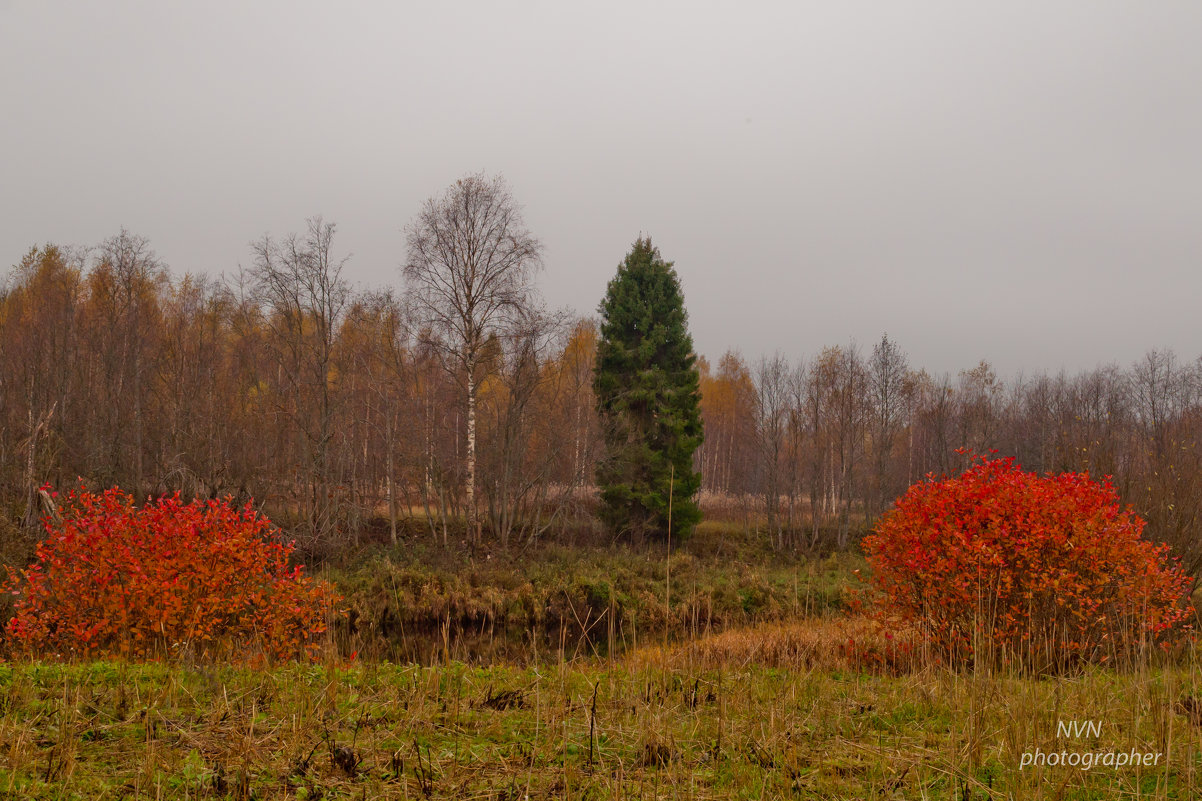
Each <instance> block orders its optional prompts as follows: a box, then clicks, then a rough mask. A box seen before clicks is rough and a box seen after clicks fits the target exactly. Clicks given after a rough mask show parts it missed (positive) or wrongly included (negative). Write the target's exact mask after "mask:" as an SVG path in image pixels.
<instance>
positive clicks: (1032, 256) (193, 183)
mask: <svg viewBox="0 0 1202 801" xmlns="http://www.w3.org/2000/svg"><path fill="white" fill-rule="evenodd" d="M1200 35H1202V4H1200V3H1197V2H1155V3H1134V2H1131V3H1109V2H1079V3H1047V2H1038V3H1026V2H1013V0H1007V1H1006V2H997V3H977V2H948V3H904V2H897V3H895V2H864V3H860V2H848V0H838V1H837V2H835V1H834V0H832V2H829V3H821V4H818V3H800V2H781V3H760V4H748V3H739V4H735V3H729V4H721V5H719V4H712V3H700V2H688V3H655V2H642V3H631V4H624V3H615V2H608V3H604V4H589V5H587V6H586V5H585V4H581V3H573V2H563V1H562V0H560V1H559V2H547V3H516V2H506V3H469V2H456V3H447V2H429V3H384V2H381V3H321V4H317V3H295V2H274V3H266V2H263V3H258V2H237V3H232V2H231V3H226V2H218V3H214V2H206V3H191V4H186V5H185V4H181V3H161V2H145V3H128V2H105V3H55V2H23V1H22V0H8V2H5V0H0V106H2V108H3V109H4V116H5V121H4V124H3V125H0V154H2V155H0V264H12V263H15V262H16V261H18V260H19V259H20V257H21V255H22V254H23V253H24V252H25V251H26V250H27V249H28V248H29V247H30V246H32V245H34V244H40V243H43V242H46V241H52V242H56V243H63V244H68V243H76V244H91V243H95V242H98V241H100V240H102V239H104V238H105V237H107V236H110V235H112V234H113V233H115V232H116V231H117V230H118V229H119V228H120V227H121V226H122V225H124V226H126V227H128V228H129V229H130V230H131V231H133V232H135V233H139V234H142V235H143V236H146V237H148V238H149V239H150V240H151V242H152V244H153V246H154V247H155V249H156V250H157V252H158V253H159V255H160V256H161V257H163V258H164V260H166V261H167V262H168V263H169V264H170V265H171V267H172V269H173V270H174V271H176V272H177V273H182V272H185V271H192V272H201V271H204V272H212V273H217V272H222V271H226V272H229V271H233V270H234V269H236V268H237V265H238V264H239V263H240V262H241V263H244V264H245V263H248V262H249V260H250V257H249V249H248V243H249V241H250V240H252V239H255V238H258V237H260V236H262V235H263V234H264V233H267V232H271V233H273V234H284V233H287V232H289V231H294V230H300V229H301V228H302V227H303V224H304V219H305V218H306V217H308V216H310V215H314V214H322V215H324V216H325V218H326V219H327V220H329V221H334V222H336V223H337V224H338V227H339V233H338V237H337V240H336V243H337V244H338V245H339V246H340V249H341V250H342V251H343V252H347V251H349V252H351V253H352V254H353V256H352V259H351V261H350V263H349V266H348V274H349V275H350V276H351V278H352V279H353V280H355V281H356V282H358V283H361V284H365V285H378V284H382V283H392V284H396V285H399V283H400V276H399V272H398V265H399V264H400V262H401V260H402V259H403V257H404V238H403V233H402V230H401V229H402V228H403V227H404V225H405V224H406V223H407V222H408V221H409V220H410V218H412V216H413V215H414V214H415V213H416V211H417V209H418V206H419V204H420V203H421V202H422V201H423V200H424V199H425V198H426V197H428V196H430V195H432V194H435V193H437V192H440V191H441V190H442V189H443V188H444V187H446V186H447V185H448V184H450V183H451V182H453V181H454V179H456V178H458V177H460V176H462V175H464V174H466V173H468V172H474V171H477V170H485V171H487V172H489V173H496V172H500V173H503V174H504V175H505V176H506V177H507V179H508V180H509V182H510V185H511V187H512V189H513V191H514V194H515V195H516V197H517V198H518V199H519V200H520V201H521V202H522V203H523V204H524V206H525V212H526V218H527V222H528V223H529V224H530V227H531V228H532V229H533V230H534V232H535V233H536V234H537V235H538V236H539V237H540V238H541V239H542V240H543V241H544V243H545V244H546V246H547V251H546V257H547V258H546V261H547V271H546V273H545V275H544V276H543V278H542V286H543V288H544V291H545V294H546V296H547V298H548V300H549V301H550V302H551V303H552V304H554V305H568V306H571V307H573V308H575V309H577V310H579V311H582V312H592V311H593V310H594V309H595V307H596V304H597V302H598V300H599V299H600V296H601V295H602V293H603V291H604V287H605V283H606V281H608V279H609V278H610V277H611V275H612V273H613V271H614V269H615V268H616V265H617V263H618V261H619V260H620V259H621V258H622V256H623V255H624V253H625V251H626V250H627V249H628V247H629V245H630V244H631V242H632V241H633V240H634V238H635V237H636V236H637V235H638V234H639V233H640V232H644V233H648V234H650V235H651V236H652V238H653V240H654V241H655V242H656V244H657V245H658V246H659V247H660V250H661V251H662V253H663V254H664V257H665V258H667V259H670V260H674V261H675V262H676V265H677V268H678V270H679V272H680V274H681V276H682V279H683V282H684V288H685V297H686V302H687V304H688V307H689V313H690V319H691V326H692V329H693V334H694V338H695V340H696V343H697V346H698V349H699V350H700V351H701V352H703V353H705V354H707V355H708V356H710V357H711V358H716V357H717V356H719V355H720V354H721V353H722V351H724V350H725V349H727V348H738V349H740V350H742V352H743V353H744V354H745V355H746V356H748V357H749V358H754V357H756V356H758V355H759V354H760V353H761V352H765V351H771V350H774V349H780V350H781V351H782V352H784V353H786V354H787V355H789V356H793V357H796V356H801V355H807V354H812V353H814V352H816V351H817V350H818V349H819V348H820V347H821V346H823V345H826V344H842V343H846V342H848V341H849V340H853V339H854V340H856V341H858V342H859V343H860V344H861V345H862V346H863V347H864V348H865V349H869V348H871V345H872V343H873V342H874V341H875V340H876V339H877V338H879V336H880V334H881V332H883V331H888V332H889V334H890V336H891V337H893V338H894V339H896V340H897V341H898V342H899V343H900V344H901V345H902V346H903V348H905V349H906V350H907V351H908V352H909V354H910V357H911V361H912V363H914V364H916V365H922V366H926V367H927V368H928V369H932V370H935V371H943V370H958V369H961V368H967V367H971V366H973V365H974V364H975V363H976V362H977V361H978V360H979V359H981V358H987V359H989V360H991V361H992V362H993V363H994V364H995V366H997V367H998V368H999V370H1000V371H1002V372H1005V373H1011V372H1014V371H1017V370H1020V369H1023V370H1026V371H1032V370H1038V369H1053V370H1054V369H1058V368H1060V367H1065V368H1068V369H1070V370H1076V369H1079V368H1083V367H1092V366H1093V365H1095V364H1097V363H1099V362H1108V361H1112V360H1117V361H1119V362H1120V363H1124V364H1125V363H1127V362H1129V361H1131V360H1133V359H1135V358H1136V357H1137V356H1138V355H1139V354H1141V353H1142V352H1144V351H1145V350H1147V349H1148V348H1151V347H1163V346H1171V347H1174V348H1176V349H1177V351H1178V353H1179V355H1181V356H1183V357H1187V358H1194V357H1196V356H1198V355H1199V354H1200V353H1202V337H1199V330H1200V326H1199V325H1198V300H1199V298H1200V297H1202V291H1200V290H1202V270H1200V269H1199V268H1200V267H1202V155H1200V153H1199V149H1200V148H1202V45H1200V44H1199V42H1200V41H1202V40H1200V38H1199V37H1200Z"/></svg>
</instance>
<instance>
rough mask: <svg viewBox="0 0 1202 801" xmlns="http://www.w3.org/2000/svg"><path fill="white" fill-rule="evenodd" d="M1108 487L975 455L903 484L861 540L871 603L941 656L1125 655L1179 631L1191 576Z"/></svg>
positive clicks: (1049, 660) (1045, 658) (1040, 664)
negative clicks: (948, 473) (949, 472)
mask: <svg viewBox="0 0 1202 801" xmlns="http://www.w3.org/2000/svg"><path fill="white" fill-rule="evenodd" d="M1143 527H1144V521H1143V520H1141V519H1140V518H1139V517H1138V516H1136V515H1135V514H1134V513H1133V512H1131V511H1130V510H1129V509H1126V510H1124V509H1120V508H1119V504H1118V497H1117V495H1116V494H1115V491H1114V489H1113V488H1112V487H1111V486H1110V484H1109V483H1098V482H1096V481H1092V480H1091V479H1090V478H1089V476H1088V475H1086V474H1080V473H1063V474H1060V475H1047V476H1038V475H1036V474H1034V473H1027V472H1023V471H1022V470H1021V468H1020V467H1019V466H1018V465H1017V464H1015V462H1014V460H1013V459H995V460H990V459H986V458H980V459H978V460H977V461H976V462H975V463H974V464H973V466H972V467H971V468H970V469H969V470H967V471H966V472H965V473H964V474H962V475H960V476H958V477H955V478H945V479H942V480H936V479H934V478H933V477H932V478H930V479H929V480H928V481H926V482H923V483H920V484H916V485H914V486H913V487H911V488H910V490H909V492H907V493H906V495H905V496H904V497H902V498H901V499H899V500H898V502H897V505H896V506H895V507H894V509H892V510H891V511H890V512H888V513H886V514H885V515H884V516H883V517H882V518H881V519H880V521H879V522H878V523H877V525H876V528H875V532H874V533H873V534H872V535H871V536H869V537H867V538H866V539H865V540H864V543H863V548H864V552H865V554H866V555H867V556H868V561H869V563H870V565H871V567H872V582H873V584H874V585H875V587H876V589H877V590H879V591H880V608H881V610H882V611H883V612H885V613H887V614H891V615H896V616H897V617H899V618H900V619H901V620H903V621H907V622H914V623H916V624H918V625H920V626H921V627H922V629H923V630H924V632H925V633H926V634H927V635H928V636H929V637H930V638H931V645H932V646H934V647H935V648H936V649H938V651H939V652H940V653H942V654H944V655H946V656H948V657H950V658H951V659H952V660H953V661H963V660H968V659H972V658H973V657H974V656H984V655H985V654H983V653H981V652H982V651H983V649H984V647H985V646H988V647H989V648H990V649H991V650H992V654H993V656H995V657H998V658H1001V659H1004V660H1010V661H1013V662H1016V663H1018V664H1021V665H1025V666H1027V667H1033V668H1039V669H1047V668H1063V667H1065V666H1066V665H1067V664H1069V663H1074V662H1081V661H1097V662H1105V661H1111V660H1114V659H1115V658H1117V657H1120V656H1123V657H1130V656H1132V655H1134V654H1136V653H1138V652H1140V651H1141V649H1142V648H1143V647H1144V646H1146V645H1149V644H1152V643H1156V644H1160V645H1162V646H1167V645H1169V644H1170V643H1171V642H1172V641H1174V640H1175V639H1177V638H1179V637H1180V635H1181V634H1183V633H1184V632H1186V631H1187V630H1188V628H1189V621H1190V620H1191V619H1192V618H1193V615H1194V611H1193V608H1192V607H1191V606H1190V604H1189V601H1188V595H1189V589H1190V583H1191V579H1190V578H1189V576H1188V575H1186V574H1185V573H1184V572H1183V571H1182V570H1181V568H1180V567H1179V566H1178V565H1177V564H1176V563H1175V562H1170V561H1169V559H1168V548H1167V546H1157V545H1154V544H1152V543H1150V542H1147V541H1145V540H1143V539H1141V538H1140V534H1141V532H1142V530H1143Z"/></svg>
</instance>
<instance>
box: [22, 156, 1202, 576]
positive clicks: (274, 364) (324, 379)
mask: <svg viewBox="0 0 1202 801" xmlns="http://www.w3.org/2000/svg"><path fill="white" fill-rule="evenodd" d="M336 233H337V229H336V227H335V225H333V224H332V223H327V222H324V221H322V220H321V219H316V218H315V219H311V220H309V221H307V222H306V223H305V225H304V227H303V229H302V231H301V232H299V233H296V234H287V235H282V236H265V237H264V238H263V239H262V240H260V241H258V242H255V243H253V244H252V245H251V247H250V248H249V256H250V258H251V264H250V266H249V267H248V268H246V269H245V270H241V269H240V270H239V271H238V272H237V273H235V274H233V275H232V276H228V277H223V278H212V277H206V276H195V275H174V274H172V272H171V271H170V270H169V268H168V266H167V265H166V264H164V263H163V261H162V260H161V259H160V258H158V257H157V255H156V254H155V253H154V251H153V249H152V247H151V243H150V242H148V241H147V240H146V239H145V238H142V237H140V236H137V235H135V234H132V233H130V232H128V231H124V230H123V231H121V232H119V233H117V234H116V235H114V236H113V237H111V238H109V239H108V240H106V241H104V242H102V243H101V244H99V245H97V246H95V247H92V248H86V249H75V248H67V247H61V246H57V245H53V244H48V245H45V246H41V247H35V248H32V249H31V250H30V251H29V252H28V253H27V254H26V255H25V256H24V257H23V258H22V259H21V261H20V263H19V264H17V265H16V266H15V267H14V268H13V269H12V270H11V271H10V272H9V275H8V276H7V280H6V281H5V282H4V283H3V285H2V286H0V504H2V506H0V510H2V512H3V514H0V521H2V522H0V526H5V527H7V529H9V530H10V533H11V532H19V531H25V532H29V531H34V530H36V527H37V521H38V519H39V516H40V515H41V514H42V513H43V512H44V508H45V502H44V498H42V497H41V496H40V495H39V492H38V488H39V487H41V486H43V485H45V484H50V485H52V486H54V487H69V486H71V485H73V484H74V483H75V482H76V481H77V479H78V478H80V477H82V478H83V479H84V480H85V481H86V482H87V483H88V484H89V485H90V486H93V487H107V486H114V485H115V486H120V487H122V488H124V489H125V490H126V491H128V492H129V493H130V494H132V495H134V496H137V497H141V498H145V497H148V496H158V495H162V494H165V493H170V492H174V491H179V492H180V493H181V494H183V495H184V496H186V497H202V498H213V497H224V496H226V495H230V496H233V498H234V499H235V500H236V501H239V502H244V501H248V500H251V499H254V502H255V503H256V504H257V505H258V506H259V507H260V508H261V509H263V510H264V511H266V512H268V513H269V514H271V515H272V516H273V518H274V519H276V520H277V521H278V522H280V523H281V524H283V525H284V526H286V527H287V528H288V529H289V531H290V532H291V533H292V534H294V535H295V536H296V537H297V539H298V543H299V544H300V546H301V548H302V549H303V550H305V551H307V552H308V553H310V554H313V555H328V554H331V553H334V552H337V551H338V550H339V549H342V548H345V547H347V546H348V545H350V544H353V543H355V542H357V541H358V540H359V539H360V538H361V537H363V536H364V534H365V532H368V531H375V532H377V533H378V534H379V536H383V537H387V538H391V539H392V540H393V541H396V540H397V539H398V537H399V536H400V535H399V531H400V529H401V528H402V527H404V526H409V527H411V528H412V527H420V528H421V529H422V530H425V531H426V533H427V535H428V536H429V537H431V538H433V539H435V540H437V541H440V542H443V543H446V542H449V541H450V539H451V538H459V537H467V538H468V539H469V540H472V541H479V540H481V539H483V538H486V537H487V538H491V539H492V540H494V541H496V542H498V543H499V544H501V545H502V546H508V545H510V544H514V543H526V542H531V541H533V540H536V539H537V538H539V537H540V536H542V535H544V534H545V533H546V532H548V531H550V530H553V529H557V528H560V527H563V526H576V525H579V524H581V523H582V522H584V521H589V520H591V519H592V518H593V516H594V514H595V512H596V498H597V491H596V487H595V483H596V481H595V479H596V476H597V466H598V462H599V460H601V459H602V457H603V456H604V451H605V446H604V437H603V434H604V433H605V430H604V429H605V427H606V424H605V423H604V420H605V419H606V418H605V417H604V415H603V414H600V413H599V410H598V404H597V400H596V398H595V395H594V364H595V362H596V358H597V352H598V336H599V329H598V322H597V321H596V320H595V319H593V318H592V317H589V316H581V315H576V314H571V313H567V312H563V311H555V310H550V309H547V308H546V306H545V304H543V302H542V301H541V299H540V298H539V296H538V292H537V286H536V281H535V277H536V274H537V270H538V268H539V266H540V263H541V262H540V258H541V245H540V244H539V243H538V240H537V239H535V238H534V236H533V235H532V234H531V233H530V232H529V231H528V230H527V229H526V228H525V225H524V223H523V222H522V220H521V215H520V209H519V207H518V206H517V205H516V203H515V202H514V201H513V198H512V197H511V196H510V195H509V193H508V189H507V187H506V186H505V185H504V182H503V181H501V180H500V179H487V178H485V177H484V176H469V177H468V178H465V179H463V180H461V181H459V182H457V183H456V184H455V185H454V186H453V187H451V188H450V189H448V190H447V192H446V193H445V194H444V195H442V196H440V197H436V198H432V199H431V200H430V201H428V202H427V204H426V205H425V206H423V208H422V209H421V211H420V212H419V213H418V215H417V216H416V217H415V219H414V221H413V222H412V223H411V224H410V226H409V228H408V229H407V253H406V255H405V260H404V262H403V273H404V277H405V279H406V280H405V289H404V290H403V291H398V290H396V289H392V288H360V287H355V286H353V285H352V284H351V283H350V282H349V281H348V280H347V279H346V277H345V275H344V267H345V263H346V260H345V258H344V257H343V256H341V255H340V254H341V253H343V252H345V251H344V250H343V249H342V248H341V247H340V243H338V242H337V241H336ZM640 242H641V240H640ZM647 244H648V248H649V247H650V246H649V243H647ZM638 246H639V243H636V251H637V247H638ZM632 253H633V251H632ZM654 256H655V258H657V259H658V253H655V254H654ZM648 258H650V255H648ZM681 314H682V315H683V310H682V311H681ZM681 341H683V342H690V344H689V348H691V341H690V340H687V339H682V340H681ZM697 364H698V367H699V368H700V386H699V389H700V394H701V414H702V420H703V423H704V438H703V441H702V442H701V444H700V447H699V448H698V449H697V451H696V453H695V454H694V455H693V460H694V461H693V470H695V471H698V472H699V473H700V476H701V478H700V482H701V486H700V496H699V497H700V501H701V506H702V509H703V510H704V511H705V512H706V513H707V514H710V515H716V516H720V517H726V518H729V519H734V520H738V521H742V522H743V523H744V524H745V525H746V527H747V528H748V529H749V530H754V531H757V532H760V533H762V534H763V535H764V536H765V537H767V538H769V539H770V541H771V542H772V544H773V545H774V546H775V547H777V548H781V549H792V548H797V549H821V548H829V547H835V548H846V547H849V546H851V545H852V544H854V542H855V540H856V538H857V536H858V535H859V534H861V533H862V532H863V531H865V530H866V529H867V528H868V527H869V526H871V524H872V522H873V521H874V520H875V519H876V518H877V517H878V516H879V515H880V514H881V513H882V512H883V511H884V510H885V509H887V508H888V507H889V506H890V505H891V503H892V501H893V500H894V499H895V498H896V497H897V496H898V495H900V494H901V493H902V492H903V491H904V489H905V488H906V487H907V486H908V485H909V484H911V483H913V482H915V481H918V480H920V479H921V478H922V477H923V476H924V475H926V474H928V473H936V474H945V473H951V472H954V471H957V470H960V469H962V468H964V467H966V466H967V464H968V460H969V458H970V457H969V455H968V454H969V453H970V452H976V453H982V454H984V453H989V452H991V451H997V452H999V453H1001V454H1003V455H1013V456H1015V457H1017V459H1018V460H1019V462H1020V463H1021V464H1022V465H1023V466H1024V467H1025V468H1027V469H1029V470H1035V471H1041V472H1042V471H1054V472H1055V471H1066V470H1088V471H1089V472H1090V473H1091V474H1093V475H1110V476H1113V477H1114V483H1115V486H1116V488H1117V489H1118V491H1119V492H1120V494H1121V496H1122V497H1123V499H1124V500H1125V501H1126V502H1128V503H1131V504H1133V505H1134V506H1135V508H1136V510H1137V511H1139V512H1140V513H1141V514H1142V515H1144V516H1145V517H1146V518H1147V519H1148V522H1149V525H1148V529H1147V533H1148V535H1149V536H1150V537H1152V538H1153V539H1158V540H1162V541H1166V542H1169V543H1171V544H1172V545H1174V547H1175V549H1176V551H1177V552H1178V553H1179V554H1181V555H1182V556H1183V557H1184V558H1185V559H1186V567H1187V569H1189V570H1190V572H1191V573H1194V574H1195V575H1197V574H1198V573H1199V571H1200V570H1202V547H1200V546H1199V544H1198V543H1197V542H1196V541H1195V540H1196V537H1195V534H1194V532H1195V526H1196V523H1197V522H1198V518H1199V514H1200V512H1202V457H1200V456H1199V453H1198V450H1197V448H1196V443H1197V441H1198V439H1199V434H1200V433H1202V414H1200V413H1202V361H1196V362H1187V361H1181V360H1179V359H1178V358H1177V357H1176V356H1175V355H1174V354H1173V353H1172V352H1171V351H1151V352H1149V353H1148V354H1147V355H1146V356H1145V357H1144V358H1143V359H1141V360H1140V361H1139V362H1137V363H1136V364H1133V365H1129V366H1126V367H1121V366H1115V365H1111V366H1103V367H1098V368H1096V369H1094V370H1089V371H1085V372H1080V373H1076V374H1068V373H1057V374H1036V375H1030V376H1016V377H1013V378H1011V379H1008V380H1004V379H1002V378H1000V377H999V376H998V375H997V374H996V372H995V371H994V370H993V369H992V368H991V367H990V365H988V364H987V363H984V362H982V363H981V364H979V365H977V366H976V367H973V368H971V369H966V370H964V371H962V372H960V373H958V374H956V375H932V374H930V373H928V372H926V371H925V370H922V369H918V368H915V367H913V366H911V365H910V363H909V360H908V357H907V356H906V354H905V352H904V351H903V350H902V348H901V347H900V346H899V345H898V344H897V343H895V342H894V341H892V340H891V339H889V338H888V337H887V336H886V337H883V338H882V339H881V340H880V341H879V342H878V343H876V345H875V346H874V347H872V348H871V349H870V350H865V349H862V348H860V347H858V346H856V345H845V346H834V347H828V348H825V349H823V350H821V351H819V352H818V353H816V354H814V355H813V356H811V357H810V358H807V359H802V360H799V361H795V362H794V361H790V360H788V359H786V358H785V357H783V356H781V355H773V356H768V357H763V358H760V359H758V360H754V361H752V362H750V363H749V362H748V361H747V360H745V359H744V358H742V357H741V356H740V355H738V354H737V353H734V352H731V353H727V354H725V355H724V356H722V358H721V359H719V360H718V361H717V362H716V364H713V365H711V364H710V363H709V362H707V361H706V360H705V359H704V358H698V359H697ZM652 418H654V415H652ZM652 418H649V419H652ZM679 431H680V433H678V434H673V435H672V436H685V437H686V438H692V439H697V438H698V436H699V432H696V431H692V430H687V431H686V429H684V428H681V429H680V430H679ZM669 433H671V432H669ZM668 467H669V464H668V462H664V463H662V464H660V465H659V466H658V468H657V469H658V470H660V472H663V471H666V470H668ZM671 475H672V476H673V480H677V478H676V477H679V480H683V481H684V482H685V485H686V487H687V488H688V489H689V491H690V492H691V490H692V487H691V486H689V485H688V482H689V481H690V480H691V476H690V475H689V471H688V470H682V469H679V468H677V467H672V473H671ZM678 513H680V514H684V515H685V516H686V518H687V516H688V514H689V512H688V511H687V510H686V509H682V508H680V507H678ZM681 519H685V518H681ZM465 521H466V526H465V525H464V523H465Z"/></svg>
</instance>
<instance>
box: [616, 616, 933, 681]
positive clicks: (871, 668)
mask: <svg viewBox="0 0 1202 801" xmlns="http://www.w3.org/2000/svg"><path fill="white" fill-rule="evenodd" d="M921 644H922V640H921V637H920V635H919V633H918V632H917V630H915V629H913V628H908V627H901V626H896V625H890V624H887V623H884V622H882V621H880V620H878V619H876V618H873V617H869V616H866V615H855V616H830V617H816V618H807V619H803V620H796V621H789V622H784V623H766V624H763V625H759V626H752V627H749V628H743V629H732V630H729V631H725V632H722V633H721V634H716V635H713V636H709V637H704V638H701V639H698V640H693V641H691V642H688V643H685V644H681V645H669V646H667V647H664V646H662V645H661V646H650V647H645V648H640V649H639V650H638V651H636V652H635V653H634V654H632V656H631V659H632V661H633V662H634V663H635V664H644V665H646V664H661V665H666V666H670V667H685V666H693V667H699V668H702V669H709V668H718V667H728V668H734V669H741V668H744V667H747V666H751V665H756V666H760V667H769V668H788V669H791V670H821V671H831V670H852V671H857V672H858V671H867V672H871V673H878V674H884V675H900V674H903V673H908V672H911V671H913V670H915V669H917V668H918V667H920V666H921V665H922V664H924V662H923V659H924V649H923V648H922V647H921Z"/></svg>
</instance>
